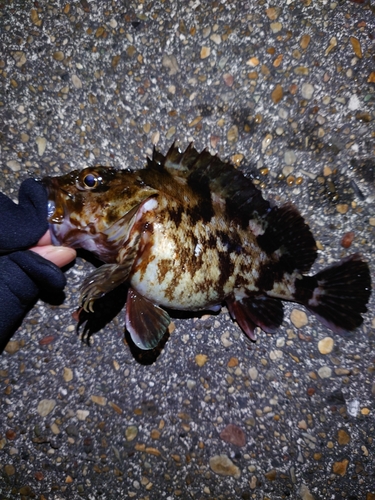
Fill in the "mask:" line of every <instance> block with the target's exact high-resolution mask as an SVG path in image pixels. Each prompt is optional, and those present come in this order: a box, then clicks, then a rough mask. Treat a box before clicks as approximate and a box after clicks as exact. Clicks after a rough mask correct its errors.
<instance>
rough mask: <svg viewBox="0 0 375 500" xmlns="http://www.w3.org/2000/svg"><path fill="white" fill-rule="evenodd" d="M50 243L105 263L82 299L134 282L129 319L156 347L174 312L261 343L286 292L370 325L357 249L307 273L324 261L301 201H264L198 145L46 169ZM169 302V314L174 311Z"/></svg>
mask: <svg viewBox="0 0 375 500" xmlns="http://www.w3.org/2000/svg"><path fill="white" fill-rule="evenodd" d="M42 182H43V184H44V186H45V187H46V189H47V192H48V221H49V227H50V232H51V238H52V242H53V243H54V244H56V245H63V246H69V247H71V248H76V249H78V248H82V249H85V250H88V251H89V252H92V253H93V254H94V255H95V256H96V257H97V258H98V259H100V261H102V262H103V264H102V265H101V266H100V267H98V268H97V269H96V270H95V271H94V272H92V274H90V275H89V276H88V277H87V278H86V279H85V280H84V282H83V284H82V287H81V290H80V299H79V302H80V307H81V308H83V309H84V310H85V311H87V312H89V311H93V307H94V303H95V301H96V300H98V299H99V298H101V297H103V296H104V295H105V294H107V293H108V292H110V291H112V290H114V289H115V288H116V287H118V286H119V285H121V284H123V283H125V284H126V285H127V286H128V289H127V297H126V305H125V326H126V329H127V331H128V332H129V333H130V336H131V339H132V341H133V342H134V343H135V345H136V346H137V347H138V348H140V349H142V350H149V349H153V348H155V347H156V346H157V345H158V343H159V342H160V340H161V339H162V337H163V336H164V334H165V333H166V330H167V328H168V326H169V324H170V322H171V318H170V315H169V312H170V311H173V310H179V311H193V312H199V311H212V312H218V311H220V309H221V307H222V306H223V305H224V304H225V305H226V306H227V308H228V310H229V313H230V316H231V318H232V319H233V320H234V321H236V322H237V323H238V325H239V326H240V327H241V329H242V330H243V332H244V333H245V334H246V335H247V337H248V338H250V339H251V340H252V341H255V340H256V328H257V327H259V328H260V329H262V330H263V331H264V332H266V333H275V332H276V331H277V330H278V329H279V327H280V326H281V324H282V322H283V317H284V311H283V301H291V302H295V303H298V304H301V305H303V306H304V307H305V308H306V309H307V310H308V311H310V312H311V313H313V314H314V315H315V316H316V317H317V318H318V319H319V320H320V321H321V322H322V323H323V324H324V325H325V326H327V327H328V328H330V329H331V330H333V331H334V332H336V333H339V334H340V333H344V332H347V331H352V330H354V329H356V328H357V327H359V326H360V325H361V324H362V322H363V317H362V314H364V313H365V312H366V311H367V308H366V304H367V303H368V300H369V298H370V294H371V278H370V271H369V266H368V264H367V262H366V261H365V260H364V259H363V257H362V256H361V255H360V254H359V253H355V254H353V255H350V256H348V257H346V258H344V259H342V260H341V261H338V262H335V263H333V264H332V265H330V266H329V267H326V268H324V269H323V270H321V271H319V272H318V273H317V274H315V275H310V274H308V273H309V271H310V269H311V267H312V265H313V263H314V262H315V260H316V258H317V246H316V242H315V239H314V237H313V235H312V233H311V230H310V228H309V226H308V225H307V223H306V222H305V220H304V218H303V217H302V215H301V214H300V213H299V211H298V209H297V208H296V207H295V205H293V204H292V203H290V202H289V203H286V204H283V205H281V206H277V205H276V204H273V203H271V202H270V201H268V200H266V199H265V198H264V197H263V195H262V193H261V191H260V190H259V189H258V188H257V187H256V186H255V185H254V183H253V182H252V180H251V179H250V178H248V177H246V176H245V175H244V174H243V173H242V172H241V171H240V170H239V169H236V168H235V167H234V166H233V165H232V164H231V163H230V162H226V161H223V160H221V159H220V158H219V157H218V156H217V155H212V154H211V153H210V152H209V151H208V150H206V149H205V150H203V151H202V152H198V151H197V150H196V149H195V148H194V146H193V144H190V145H189V146H188V147H187V149H186V150H185V151H181V150H180V148H179V147H178V146H177V145H176V144H175V143H174V144H173V145H172V146H171V147H170V149H169V150H168V152H167V154H166V155H163V154H162V153H161V152H159V151H157V150H156V149H155V148H154V151H153V154H152V157H151V158H147V163H146V165H145V167H144V168H142V169H135V170H132V169H115V168H112V167H103V166H89V167H87V168H84V169H82V170H74V171H72V172H70V173H68V174H66V175H63V176H59V177H45V178H44V179H43V181H42ZM168 311H169V312H168Z"/></svg>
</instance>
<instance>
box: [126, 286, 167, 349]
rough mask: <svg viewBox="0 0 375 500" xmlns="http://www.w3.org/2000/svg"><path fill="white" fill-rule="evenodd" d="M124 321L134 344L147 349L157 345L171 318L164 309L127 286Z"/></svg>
mask: <svg viewBox="0 0 375 500" xmlns="http://www.w3.org/2000/svg"><path fill="white" fill-rule="evenodd" d="M125 322H126V329H127V330H128V332H129V333H130V336H131V338H132V340H133V342H134V344H135V345H136V346H137V347H138V348H139V349H143V350H148V349H153V348H154V347H156V346H157V345H158V343H159V342H160V340H161V339H162V337H163V335H164V334H165V332H166V330H167V328H168V326H169V323H170V322H171V319H170V317H169V314H168V313H167V312H166V311H164V310H163V309H161V308H160V307H159V306H156V305H155V304H153V303H152V302H151V301H150V300H148V299H146V298H145V297H143V296H142V295H140V294H138V293H137V292H136V291H134V290H133V289H132V288H129V290H128V297H127V300H126V318H125Z"/></svg>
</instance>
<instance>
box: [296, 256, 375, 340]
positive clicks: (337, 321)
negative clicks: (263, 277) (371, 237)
mask: <svg viewBox="0 0 375 500" xmlns="http://www.w3.org/2000/svg"><path fill="white" fill-rule="evenodd" d="M370 295H371V278H370V271H369V267H368V264H367V263H366V262H364V261H363V260H362V257H361V255H360V254H353V255H351V256H350V257H347V258H345V259H343V260H341V261H340V262H337V263H335V264H333V265H331V266H330V267H327V268H326V269H324V270H323V271H321V272H319V273H318V274H316V275H315V276H303V277H302V279H301V280H299V281H297V282H296V296H295V300H296V301H298V302H300V303H302V304H303V305H304V306H305V307H306V308H307V309H308V310H309V311H311V312H312V313H314V314H315V315H316V316H317V317H318V319H319V320H320V321H321V322H322V323H323V324H324V325H326V326H328V327H329V328H331V330H333V331H334V332H336V333H344V332H348V331H352V330H354V329H355V328H357V327H358V326H360V325H361V324H362V321H363V318H362V316H361V313H365V312H366V311H367V308H366V304H367V302H368V300H369V298H370Z"/></svg>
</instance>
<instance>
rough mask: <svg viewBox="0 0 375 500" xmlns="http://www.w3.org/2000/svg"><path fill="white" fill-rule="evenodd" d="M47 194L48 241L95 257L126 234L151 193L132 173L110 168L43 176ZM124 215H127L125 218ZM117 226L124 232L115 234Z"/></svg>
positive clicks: (100, 255)
mask: <svg viewBox="0 0 375 500" xmlns="http://www.w3.org/2000/svg"><path fill="white" fill-rule="evenodd" d="M42 182H43V185H44V186H45V188H46V189H47V193H48V222H49V224H50V232H51V238H52V242H53V244H55V245H63V246H69V247H71V248H84V249H86V250H89V251H92V252H94V253H95V254H96V255H97V256H98V257H99V258H102V257H103V255H102V254H103V253H106V252H107V251H109V248H108V247H109V245H110V244H109V243H108V239H110V240H111V242H112V243H111V244H112V246H113V245H114V244H115V243H116V238H114V237H113V231H116V235H118V237H117V240H119V239H120V237H121V238H122V240H123V239H124V235H126V233H127V232H129V228H128V227H126V226H127V225H128V226H129V224H130V223H131V221H132V217H131V214H133V213H134V212H135V210H136V207H138V206H139V205H140V203H142V201H143V200H145V199H147V198H148V197H149V196H152V195H154V194H155V190H154V189H152V188H150V187H149V186H147V185H146V184H145V183H144V181H143V180H142V179H141V177H140V176H139V175H138V174H137V172H136V171H131V170H118V169H115V168H110V167H102V166H97V167H87V168H84V169H83V170H80V171H79V170H74V171H72V172H70V173H68V174H66V175H63V176H60V177H45V178H44V179H43V180H42ZM127 214H130V215H129V216H127ZM116 224H117V225H119V224H120V226H121V227H122V226H124V230H123V231H121V232H119V230H118V227H116V230H113V231H112V234H111V228H113V227H115V226H116ZM112 250H113V249H112Z"/></svg>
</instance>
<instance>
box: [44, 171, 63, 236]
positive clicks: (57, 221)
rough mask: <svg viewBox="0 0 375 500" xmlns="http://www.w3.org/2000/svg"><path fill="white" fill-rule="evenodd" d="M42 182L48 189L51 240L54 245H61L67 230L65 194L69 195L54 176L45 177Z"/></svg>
mask: <svg viewBox="0 0 375 500" xmlns="http://www.w3.org/2000/svg"><path fill="white" fill-rule="evenodd" d="M41 182H42V184H43V186H44V187H45V189H46V191H47V196H48V201H47V220H48V224H49V231H50V234H51V240H52V243H53V244H54V245H61V244H62V243H63V239H64V235H65V232H66V229H67V228H66V227H65V226H66V225H67V222H68V221H67V217H66V213H65V208H64V200H63V197H64V194H65V195H69V196H70V193H67V192H66V191H65V190H64V189H61V187H60V186H59V185H58V183H57V182H56V180H55V179H54V178H53V177H44V178H43V179H42V181H41Z"/></svg>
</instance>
